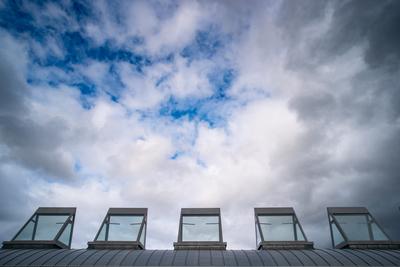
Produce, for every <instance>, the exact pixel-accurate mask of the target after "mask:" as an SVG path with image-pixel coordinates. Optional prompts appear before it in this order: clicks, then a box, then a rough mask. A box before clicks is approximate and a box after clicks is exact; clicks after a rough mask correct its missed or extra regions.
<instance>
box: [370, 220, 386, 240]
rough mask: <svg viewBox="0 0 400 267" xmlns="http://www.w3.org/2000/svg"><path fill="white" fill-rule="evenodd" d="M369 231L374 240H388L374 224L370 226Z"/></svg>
mask: <svg viewBox="0 0 400 267" xmlns="http://www.w3.org/2000/svg"><path fill="white" fill-rule="evenodd" d="M371 230H372V235H373V236H374V240H389V239H388V238H387V236H386V235H385V234H384V233H383V232H382V230H381V229H380V228H379V226H378V225H377V224H376V223H372V224H371Z"/></svg>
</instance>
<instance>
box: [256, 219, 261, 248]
mask: <svg viewBox="0 0 400 267" xmlns="http://www.w3.org/2000/svg"><path fill="white" fill-rule="evenodd" d="M256 242H257V245H258V244H260V242H261V235H260V230H259V228H258V225H257V224H256Z"/></svg>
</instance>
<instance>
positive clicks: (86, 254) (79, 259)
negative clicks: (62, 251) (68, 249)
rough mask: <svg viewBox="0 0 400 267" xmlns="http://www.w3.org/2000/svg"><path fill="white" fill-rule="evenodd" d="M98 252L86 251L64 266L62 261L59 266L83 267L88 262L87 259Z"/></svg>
mask: <svg viewBox="0 0 400 267" xmlns="http://www.w3.org/2000/svg"><path fill="white" fill-rule="evenodd" d="M96 252H98V251H97V250H84V252H83V253H81V254H79V255H76V256H75V255H74V256H75V257H74V258H73V259H72V260H71V261H70V262H66V263H65V264H63V261H62V262H60V263H58V264H57V265H82V264H83V263H84V262H85V261H86V259H87V258H89V257H90V256H92V255H93V254H95V253H96Z"/></svg>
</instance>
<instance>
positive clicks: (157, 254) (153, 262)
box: [147, 250, 165, 266]
mask: <svg viewBox="0 0 400 267" xmlns="http://www.w3.org/2000/svg"><path fill="white" fill-rule="evenodd" d="M164 253H165V250H154V253H153V254H152V255H151V257H150V259H149V261H148V262H147V264H148V265H149V266H159V265H160V262H161V258H162V256H163V255H164Z"/></svg>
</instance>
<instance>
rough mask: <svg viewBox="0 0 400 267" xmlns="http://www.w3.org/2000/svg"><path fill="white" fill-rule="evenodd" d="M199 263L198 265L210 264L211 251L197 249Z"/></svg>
mask: <svg viewBox="0 0 400 267" xmlns="http://www.w3.org/2000/svg"><path fill="white" fill-rule="evenodd" d="M199 265H200V266H211V251H210V250H200V251H199Z"/></svg>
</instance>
